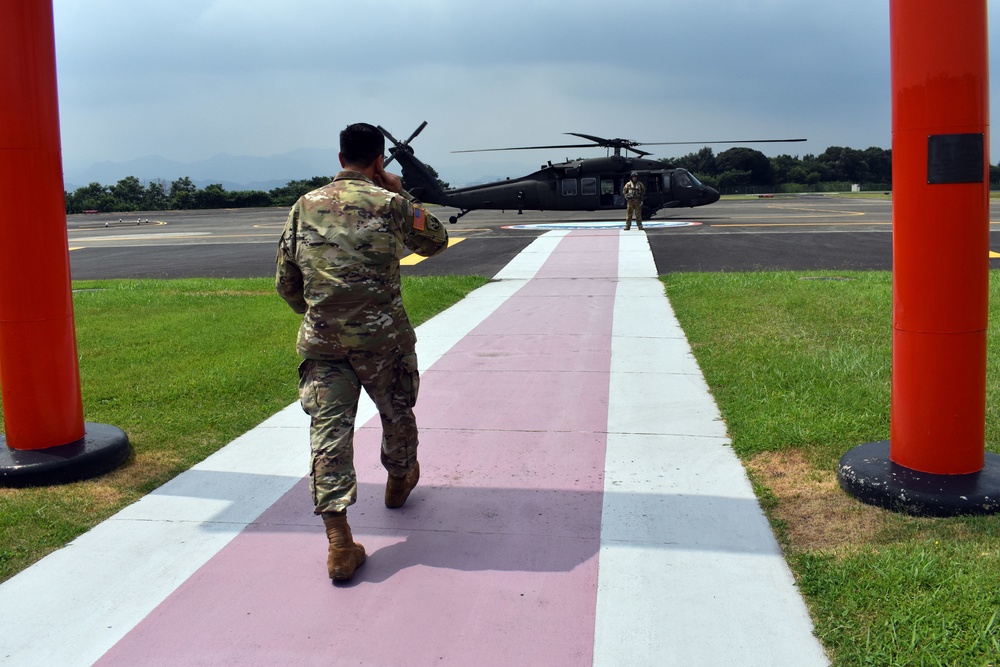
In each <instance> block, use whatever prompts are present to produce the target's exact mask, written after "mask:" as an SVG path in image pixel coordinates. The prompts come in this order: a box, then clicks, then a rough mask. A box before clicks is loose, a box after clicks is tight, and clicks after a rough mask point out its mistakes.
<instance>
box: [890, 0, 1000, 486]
mask: <svg viewBox="0 0 1000 667" xmlns="http://www.w3.org/2000/svg"><path fill="white" fill-rule="evenodd" d="M890 26H891V31H892V35H891V46H892V101H893V104H892V129H893V135H892V161H893V360H892V361H893V369H892V414H891V434H890V443H891V446H890V458H891V459H892V461H893V462H895V463H898V464H899V465H902V466H905V467H907V468H910V469H913V470H917V471H921V472H929V473H935V474H964V473H972V472H977V471H979V470H981V469H982V467H983V456H984V447H985V422H986V326H987V296H988V288H989V259H988V257H989V158H988V153H989V150H988V147H989V76H988V59H987V56H988V48H987V23H986V0H961V2H951V3H947V4H942V3H940V2H938V1H937V0H892V2H891V4H890Z"/></svg>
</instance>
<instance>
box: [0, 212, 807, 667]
mask: <svg viewBox="0 0 1000 667" xmlns="http://www.w3.org/2000/svg"><path fill="white" fill-rule="evenodd" d="M496 278H497V280H496V281H494V282H492V283H490V284H488V285H486V286H484V287H483V288H481V289H479V290H477V291H476V292H474V293H473V294H471V295H470V296H469V297H467V298H466V299H464V300H463V301H462V302H461V303H459V304H457V305H456V306H454V307H453V308H451V309H449V310H448V311H446V312H444V313H442V314H441V315H439V316H438V317H436V318H434V319H433V320H431V321H430V322H428V323H426V324H424V325H423V326H422V327H420V328H419V329H418V336H419V338H420V341H419V343H418V354H419V357H420V361H421V370H422V384H421V393H420V401H419V404H418V406H417V418H418V422H419V424H420V427H421V449H420V460H421V474H422V477H421V482H420V486H418V487H417V489H416V490H415V491H414V492H413V495H411V497H410V500H409V501H408V502H407V504H406V506H405V507H404V508H402V509H401V510H395V511H392V510H387V509H386V508H385V507H384V506H383V504H382V501H381V494H382V491H383V488H384V484H385V472H384V470H383V469H382V468H381V466H380V465H379V462H378V441H379V430H378V419H377V416H376V415H375V410H374V408H373V407H372V405H371V403H370V402H368V401H367V399H366V400H365V401H364V402H363V403H362V406H361V410H360V413H359V418H358V423H359V424H364V426H363V427H361V428H360V429H359V430H358V435H357V444H356V449H357V454H356V456H357V461H356V463H357V467H358V475H359V479H360V482H361V484H360V489H359V501H358V504H357V505H355V506H354V507H352V508H351V510H350V512H349V517H350V521H351V525H352V527H353V529H354V534H355V538H356V539H357V540H358V541H359V542H361V543H363V544H364V545H365V547H366V549H367V551H368V553H369V560H368V562H367V563H366V564H365V565H364V567H363V568H362V569H360V570H359V571H358V573H357V574H356V576H355V580H354V581H352V582H351V583H350V584H348V585H346V586H342V585H336V586H335V585H333V584H331V583H330V581H329V579H328V578H327V576H326V569H325V551H326V549H325V535H324V533H323V529H322V523H321V522H320V521H319V520H318V519H317V518H316V517H314V516H313V515H312V508H311V506H310V500H309V493H308V484H307V480H306V479H304V478H303V474H304V472H305V471H306V470H307V461H308V419H307V417H306V416H305V415H304V414H303V413H302V411H301V409H300V408H299V407H298V405H297V404H294V405H291V406H289V407H288V408H286V409H285V410H283V411H282V412H280V413H278V414H277V415H275V416H273V417H271V418H270V419H268V420H267V421H265V422H264V423H262V424H261V425H260V426H258V427H257V428H255V429H254V430H252V431H250V432H249V433H246V434H245V435H243V436H241V437H240V438H237V439H236V440H235V441H233V442H232V443H231V444H229V445H228V446H227V447H225V448H224V449H222V450H220V451H219V452H217V453H216V454H214V455H212V456H211V457H209V458H208V459H206V460H205V461H204V462H202V463H201V464H199V465H197V466H195V467H194V468H192V469H191V470H190V471H188V472H186V473H184V474H182V475H180V476H179V477H177V478H176V479H174V480H172V481H171V482H169V483H167V484H165V485H164V486H163V487H161V488H160V489H157V490H156V491H154V492H153V493H151V494H149V495H148V496H146V497H145V498H143V499H142V500H140V501H139V502H137V503H135V504H134V505H131V506H130V507H128V508H126V509H124V510H123V511H121V512H120V513H118V514H117V515H115V516H113V517H112V518H110V519H108V520H107V521H105V522H104V523H102V524H100V525H98V526H97V527H95V528H94V529H93V530H91V531H90V532H88V533H87V534H85V535H83V536H81V537H80V538H78V539H77V540H74V541H73V542H72V543H71V544H69V545H68V546H67V547H66V548H64V549H61V550H60V551H57V552H55V553H53V554H52V555H50V556H48V557H47V558H45V559H43V560H42V561H40V562H39V563H37V564H36V565H34V566H32V567H31V568H29V569H27V570H26V571H24V572H22V573H21V574H19V575H17V576H15V577H14V578H12V579H10V580H8V581H7V582H5V583H4V584H2V585H0V664H3V665H32V666H34V665H91V664H100V665H222V664H232V665H269V666H271V665H461V666H463V667H465V666H468V665H477V666H481V665H505V666H506V665H545V666H548V665H553V666H560V667H562V666H565V665H615V666H617V665H630V666H632V665H683V666H685V667H690V666H698V665H706V666H716V665H760V666H761V667H765V666H766V667H777V666H781V665H788V666H794V667H808V666H811V665H825V664H827V660H826V658H825V656H824V654H823V650H822V648H821V646H820V644H819V643H818V641H817V640H816V639H815V638H814V636H813V634H812V624H811V622H810V620H809V616H808V613H807V611H806V608H805V605H804V603H803V601H802V599H801V597H800V596H799V594H798V592H797V590H796V588H795V586H794V582H793V579H792V576H791V573H790V572H789V570H788V567H787V565H786V564H785V562H784V559H783V558H782V556H781V552H780V550H779V548H778V545H777V543H776V542H775V540H774V537H773V536H772V533H771V530H770V527H769V526H768V524H767V521H766V519H765V518H764V516H763V514H762V512H761V510H760V508H759V506H758V504H757V501H756V499H755V498H754V495H753V493H752V490H751V487H750V484H749V482H748V481H747V478H746V475H745V474H744V471H743V468H742V466H741V465H740V463H739V461H738V459H737V458H736V457H735V455H734V454H733V452H732V450H731V448H730V447H729V441H728V439H727V437H726V429H725V425H724V424H723V423H722V422H721V420H720V418H719V414H718V410H717V408H716V405H715V403H714V401H713V399H712V398H711V396H710V394H709V393H708V389H707V387H706V385H705V382H704V380H703V378H702V375H701V372H700V371H699V369H698V367H697V364H696V363H695V361H694V358H693V357H692V355H691V352H690V348H689V346H688V344H687V341H686V339H685V337H684V334H683V332H682V331H681V329H680V327H679V326H678V324H677V322H676V320H675V318H674V316H673V312H672V310H671V308H670V304H669V302H668V301H667V299H666V298H665V297H664V296H663V288H662V285H661V284H660V282H659V281H658V280H657V278H656V270H655V267H654V265H653V260H652V255H651V254H650V251H649V246H648V244H647V241H646V236H645V234H643V233H642V232H638V233H637V232H629V233H627V234H626V233H624V232H619V231H573V232H566V231H558V232H550V233H548V234H546V235H544V236H541V237H539V238H538V239H537V240H536V241H535V242H534V243H533V244H532V245H531V246H529V247H528V248H527V249H526V250H525V251H524V252H522V253H521V254H520V255H519V256H518V257H517V258H516V259H515V260H514V261H513V262H511V264H509V265H508V266H507V267H506V268H505V269H504V270H503V271H502V272H501V273H500V274H498V275H497V276H496ZM293 370H294V369H290V372H291V371H293Z"/></svg>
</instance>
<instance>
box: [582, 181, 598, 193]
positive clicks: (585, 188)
mask: <svg viewBox="0 0 1000 667" xmlns="http://www.w3.org/2000/svg"><path fill="white" fill-rule="evenodd" d="M580 194H581V195H596V194H597V179H596V178H581V179H580Z"/></svg>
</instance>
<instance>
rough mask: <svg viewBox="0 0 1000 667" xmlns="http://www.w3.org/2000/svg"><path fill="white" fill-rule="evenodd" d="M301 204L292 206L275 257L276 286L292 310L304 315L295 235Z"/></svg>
mask: <svg viewBox="0 0 1000 667" xmlns="http://www.w3.org/2000/svg"><path fill="white" fill-rule="evenodd" d="M298 218H299V205H298V203H296V204H295V206H293V207H292V210H291V211H290V212H289V214H288V221H287V222H285V228H284V230H283V231H282V232H281V238H280V239H279V240H278V256H277V258H276V259H275V264H276V268H275V272H274V287H275V289H276V290H277V291H278V295H279V296H280V297H281V298H282V299H284V300H285V301H286V302H287V303H288V305H289V306H291V308H292V310H294V311H295V312H296V313H298V314H300V315H302V314H304V313H305V312H306V300H305V298H304V296H303V293H302V271H301V270H300V269H299V265H298V264H296V263H295V243H296V238H295V235H296V234H297V232H298Z"/></svg>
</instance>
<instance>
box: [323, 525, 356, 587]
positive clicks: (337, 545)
mask: <svg viewBox="0 0 1000 667" xmlns="http://www.w3.org/2000/svg"><path fill="white" fill-rule="evenodd" d="M323 523H324V524H325V525H326V537H327V539H328V540H330V552H329V554H328V555H327V557H326V569H327V571H328V572H329V573H330V578H331V579H333V580H335V581H349V580H350V578H351V577H353V576H354V571H355V570H356V569H358V568H359V567H361V565H362V564H363V563H364V562H365V548H364V547H363V546H361V545H360V544H358V543H357V542H355V541H354V536H353V535H351V527H350V526H349V525H347V512H346V511H345V512H339V513H333V512H324V513H323Z"/></svg>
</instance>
